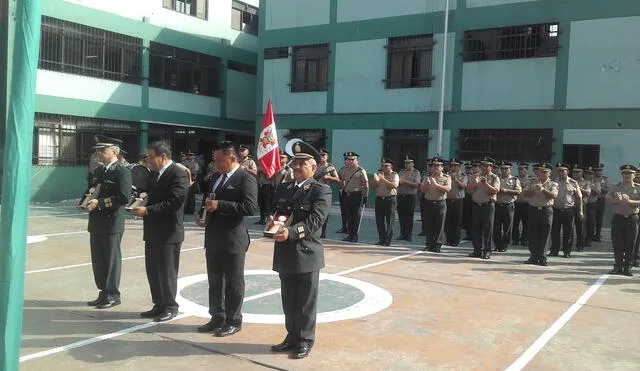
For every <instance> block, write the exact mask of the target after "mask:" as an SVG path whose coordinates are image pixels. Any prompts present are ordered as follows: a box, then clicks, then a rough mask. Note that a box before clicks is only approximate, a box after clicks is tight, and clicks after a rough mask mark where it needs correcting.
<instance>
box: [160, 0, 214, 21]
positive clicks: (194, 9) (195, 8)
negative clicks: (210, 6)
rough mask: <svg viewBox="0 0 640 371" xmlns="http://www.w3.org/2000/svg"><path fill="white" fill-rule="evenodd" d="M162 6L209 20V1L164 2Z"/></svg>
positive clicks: (182, 0)
mask: <svg viewBox="0 0 640 371" xmlns="http://www.w3.org/2000/svg"><path fill="white" fill-rule="evenodd" d="M162 6H163V7H164V8H166V9H171V10H175V11H176V12H179V13H183V14H186V15H191V16H194V17H196V18H200V19H205V20H206V19H207V0H162Z"/></svg>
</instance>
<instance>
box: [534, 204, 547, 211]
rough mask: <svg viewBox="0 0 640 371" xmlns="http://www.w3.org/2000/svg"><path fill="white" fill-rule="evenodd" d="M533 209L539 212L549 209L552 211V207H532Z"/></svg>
mask: <svg viewBox="0 0 640 371" xmlns="http://www.w3.org/2000/svg"><path fill="white" fill-rule="evenodd" d="M531 207H532V208H533V209H534V210H538V211H542V210H547V209H550V208H551V206H533V205H531Z"/></svg>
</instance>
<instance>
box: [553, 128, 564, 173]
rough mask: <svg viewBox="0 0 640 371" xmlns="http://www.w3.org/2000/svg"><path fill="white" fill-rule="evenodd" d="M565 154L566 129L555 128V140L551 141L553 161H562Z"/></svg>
mask: <svg viewBox="0 0 640 371" xmlns="http://www.w3.org/2000/svg"><path fill="white" fill-rule="evenodd" d="M563 156H564V129H562V128H554V129H553V142H552V143H551V163H552V164H555V163H556V162H560V161H562V158H563Z"/></svg>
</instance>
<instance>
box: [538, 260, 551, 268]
mask: <svg viewBox="0 0 640 371" xmlns="http://www.w3.org/2000/svg"><path fill="white" fill-rule="evenodd" d="M538 265H539V266H541V267H546V266H547V265H549V263H547V259H546V258H540V259H539V260H538Z"/></svg>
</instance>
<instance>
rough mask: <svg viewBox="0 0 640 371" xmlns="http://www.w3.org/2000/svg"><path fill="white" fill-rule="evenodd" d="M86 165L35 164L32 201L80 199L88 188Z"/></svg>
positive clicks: (32, 169) (32, 180) (32, 172)
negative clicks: (58, 165)
mask: <svg viewBox="0 0 640 371" xmlns="http://www.w3.org/2000/svg"><path fill="white" fill-rule="evenodd" d="M86 179H87V168H86V167H63V166H60V167H57V166H33V167H32V168H31V202H58V201H64V200H72V199H78V200H79V199H80V197H82V193H83V192H84V191H85V190H86V189H87V181H86Z"/></svg>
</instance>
